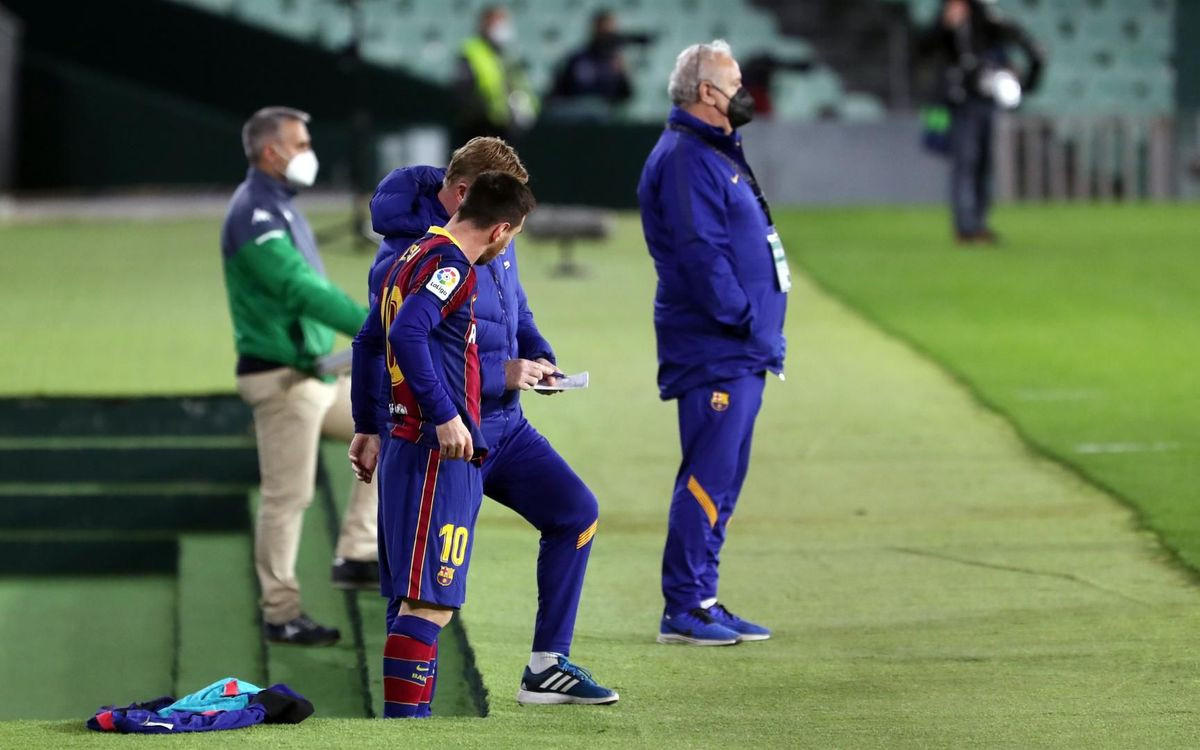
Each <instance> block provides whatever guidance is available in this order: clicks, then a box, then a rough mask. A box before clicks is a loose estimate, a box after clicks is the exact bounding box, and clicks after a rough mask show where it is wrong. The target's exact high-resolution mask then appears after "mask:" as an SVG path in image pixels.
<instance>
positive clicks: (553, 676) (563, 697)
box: [517, 656, 620, 705]
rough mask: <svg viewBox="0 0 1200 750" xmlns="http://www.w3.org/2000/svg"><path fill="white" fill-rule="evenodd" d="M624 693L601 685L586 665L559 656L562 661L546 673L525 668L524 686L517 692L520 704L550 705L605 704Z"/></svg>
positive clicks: (522, 679) (614, 700) (612, 701)
mask: <svg viewBox="0 0 1200 750" xmlns="http://www.w3.org/2000/svg"><path fill="white" fill-rule="evenodd" d="M619 697H620V696H618V695H617V691H616V690H609V689H608V688H606V687H604V686H603V685H600V684H599V683H597V682H596V680H595V678H593V677H592V673H591V672H589V671H587V670H586V669H584V668H583V667H580V666H576V665H575V664H572V663H571V662H569V661H567V657H565V656H560V657H558V664H556V665H555V666H553V667H550V668H549V669H547V670H545V671H544V672H538V673H537V674H534V673H533V672H531V671H529V667H525V674H524V675H522V676H521V689H520V690H518V691H517V703H520V704H523V705H527V704H547V703H583V704H588V705H603V704H606V703H616V702H617V699H618V698H619Z"/></svg>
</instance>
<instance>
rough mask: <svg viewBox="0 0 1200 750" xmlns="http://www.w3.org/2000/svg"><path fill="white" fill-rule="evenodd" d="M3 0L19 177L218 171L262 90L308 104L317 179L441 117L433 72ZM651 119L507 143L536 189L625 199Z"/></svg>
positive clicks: (130, 15)
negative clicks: (12, 68)
mask: <svg viewBox="0 0 1200 750" xmlns="http://www.w3.org/2000/svg"><path fill="white" fill-rule="evenodd" d="M4 1H5V4H6V5H7V6H8V7H9V8H10V9H11V10H12V11H13V12H14V13H15V14H16V15H17V16H18V17H20V18H21V20H22V22H23V23H24V25H25V38H24V42H25V44H24V53H25V54H24V57H23V61H22V65H21V80H20V87H19V88H20V107H19V117H20V120H19V124H18V139H19V140H18V144H19V146H18V165H17V185H16V186H17V188H18V189H20V190H62V189H67V190H94V189H102V188H109V187H118V188H128V187H131V186H140V185H174V186H222V187H228V186H231V185H232V184H234V183H236V182H237V181H238V180H240V179H241V175H242V173H243V172H244V170H245V162H244V160H243V158H242V156H241V148H240V139H239V130H240V127H241V123H242V122H243V121H244V120H245V118H246V117H247V116H248V115H249V114H250V113H251V112H253V111H254V110H255V109H257V108H259V107H261V106H264V105H267V104H287V105H289V106H295V107H299V108H301V109H305V110H307V111H309V112H311V113H312V115H313V117H314V121H313V124H312V131H313V137H314V140H315V142H316V145H317V149H318V151H319V152H320V155H321V162H322V165H323V166H322V170H321V181H322V182H323V183H325V184H337V185H342V186H347V185H356V186H357V187H359V188H360V189H365V190H369V189H371V188H373V187H374V185H375V183H376V181H377V179H378V178H379V177H380V176H381V175H383V174H385V173H386V172H387V171H388V170H389V169H390V168H392V167H395V166H400V165H392V164H375V163H373V158H372V154H373V153H374V149H373V147H372V140H371V133H372V132H374V133H383V132H388V131H395V130H401V129H404V128H405V127H408V126H411V125H417V124H429V123H432V124H437V125H441V126H446V127H448V126H450V125H451V124H452V123H453V117H454V110H453V106H454V103H453V98H452V97H451V95H450V94H449V92H447V91H446V90H444V89H442V88H440V87H437V86H433V85H431V84H429V83H428V82H425V81H421V80H419V79H416V78H413V77H411V76H408V75H405V74H403V73H401V72H398V71H393V70H388V69H384V68H379V67H375V66H371V65H359V66H357V67H356V66H355V65H354V64H352V63H350V62H349V61H348V60H347V59H346V58H344V57H343V56H340V55H338V54H334V53H331V52H328V51H324V50H322V49H319V48H317V47H315V46H311V45H306V44H302V43H299V42H296V41H293V40H290V39H287V38H284V37H280V36H276V35H273V34H270V33H267V32H265V31H261V30H258V29H255V28H252V27H249V26H246V25H243V24H240V23H237V22H234V21H231V20H230V19H227V18H222V17H219V16H214V15H211V14H208V13H205V12H202V11H198V10H195V9H192V8H189V7H186V6H181V5H178V4H176V3H171V2H164V1H163V0H111V1H108V2H102V3H88V2H68V1H66V0H4ZM360 102H361V103H362V106H361V108H360V107H359V103H360ZM359 109H361V112H362V113H363V116H362V117H360V121H361V120H362V119H364V118H365V120H366V121H367V122H366V126H367V127H366V129H365V130H359V131H358V132H360V133H365V135H364V136H363V137H361V138H360V139H359V140H358V142H359V144H360V146H359V147H358V152H357V153H358V154H359V155H358V157H357V159H355V158H352V155H353V153H354V151H353V149H352V144H353V143H354V142H355V137H354V134H355V129H354V127H353V123H354V122H355V112H356V110H359ZM663 114H664V116H665V114H666V113H665V112H664V113H663ZM360 127H361V125H360ZM659 130H660V129H659V128H658V127H657V126H653V127H645V126H604V125H578V126H575V125H564V124H559V123H545V124H541V125H539V126H538V127H537V128H535V129H534V130H533V131H532V132H530V133H528V134H526V135H525V136H524V137H523V138H521V139H520V141H519V142H518V144H517V145H518V148H519V149H520V151H521V153H522V156H523V157H524V158H525V160H526V162H527V163H528V165H529V167H530V171H531V172H532V174H533V175H534V187H535V190H536V191H537V194H538V198H539V199H540V200H541V201H543V202H545V203H570V204H586V205H597V206H609V207H628V206H632V205H635V202H636V196H635V194H634V191H635V189H636V185H637V178H638V174H639V172H640V170H641V165H642V162H643V161H644V160H645V157H646V154H647V153H648V152H649V150H650V148H651V147H652V146H653V144H654V140H655V139H656V138H657V136H658V132H659ZM355 164H356V165H357V166H352V165H355Z"/></svg>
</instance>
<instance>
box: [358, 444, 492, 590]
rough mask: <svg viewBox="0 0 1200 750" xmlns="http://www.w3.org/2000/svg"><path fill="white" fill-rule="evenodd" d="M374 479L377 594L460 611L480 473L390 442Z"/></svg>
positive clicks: (480, 490) (435, 454)
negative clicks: (376, 484) (376, 483)
mask: <svg viewBox="0 0 1200 750" xmlns="http://www.w3.org/2000/svg"><path fill="white" fill-rule="evenodd" d="M379 474H380V475H379V578H380V589H381V593H382V594H383V595H384V596H386V597H388V598H403V599H414V600H417V601H422V602H429V603H432V604H440V605H442V606H444V607H455V608H457V607H461V606H462V603H463V601H464V600H465V599H466V595H467V567H468V566H469V565H470V562H471V547H472V546H473V545H474V541H475V521H476V519H477V518H478V517H479V506H480V505H481V504H482V502H483V476H482V473H481V472H480V469H479V467H478V466H476V465H474V464H469V463H467V462H465V461H440V460H439V452H438V451H436V450H431V449H429V448H426V447H424V446H420V445H417V444H416V443H411V442H409V441H407V440H400V439H391V440H385V441H383V455H382V456H380V460H379Z"/></svg>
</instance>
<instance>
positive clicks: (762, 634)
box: [706, 602, 771, 641]
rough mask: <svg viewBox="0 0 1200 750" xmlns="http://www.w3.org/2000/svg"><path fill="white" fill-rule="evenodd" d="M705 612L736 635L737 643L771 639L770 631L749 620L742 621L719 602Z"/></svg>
mask: <svg viewBox="0 0 1200 750" xmlns="http://www.w3.org/2000/svg"><path fill="white" fill-rule="evenodd" d="M706 611H707V612H708V616H709V617H711V618H713V620H714V621H716V622H717V623H719V624H721V625H724V626H725V627H727V628H729V629H730V630H732V631H733V632H735V633H737V634H738V640H739V641H765V640H767V639H768V638H770V637H771V631H770V629H768V628H764V627H763V626H762V625H758V624H756V623H753V622H750V621H749V620H743V619H742V618H740V617H738V616H737V615H735V614H734V613H732V612H730V611H729V610H727V609H725V605H724V604H721V603H720V602H717V603H716V604H714V605H712V606H711V607H709V608H708V610H706Z"/></svg>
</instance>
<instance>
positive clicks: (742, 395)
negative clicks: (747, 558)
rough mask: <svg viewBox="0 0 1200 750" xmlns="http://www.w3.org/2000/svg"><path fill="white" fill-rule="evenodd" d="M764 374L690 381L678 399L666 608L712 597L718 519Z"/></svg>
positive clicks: (739, 471)
mask: <svg viewBox="0 0 1200 750" xmlns="http://www.w3.org/2000/svg"><path fill="white" fill-rule="evenodd" d="M765 380H766V379H765V376H764V374H763V373H758V374H756V375H747V376H745V377H741V378H736V379H733V380H726V381H721V382H718V383H714V384H711V385H706V386H701V387H697V388H693V389H692V390H689V391H687V392H686V393H684V394H683V395H682V396H681V397H680V398H679V439H680V443H681V446H682V448H683V461H682V463H681V464H680V467H679V474H678V475H677V476H676V477H675V493H674V495H672V497H671V512H670V516H669V519H668V525H667V545H666V549H665V550H664V551H663V567H662V577H663V583H662V588H663V598H664V599H665V600H666V611H667V613H668V614H675V613H677V612H683V611H687V610H690V609H693V608H695V607H699V606H700V602H702V601H704V600H705V599H711V598H716V596H717V565H718V563H719V562H720V557H721V546H722V545H723V544H724V543H725V525H726V524H727V523H728V522H729V518H730V516H732V515H733V509H734V507H735V506H736V505H737V499H738V493H740V492H741V490H742V483H743V482H744V481H745V480H746V471H747V469H748V468H749V465H750V441H751V437H752V436H753V433H754V420H755V418H756V417H757V416H758V410H759V407H760V406H762V394H763V386H764V384H765Z"/></svg>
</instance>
